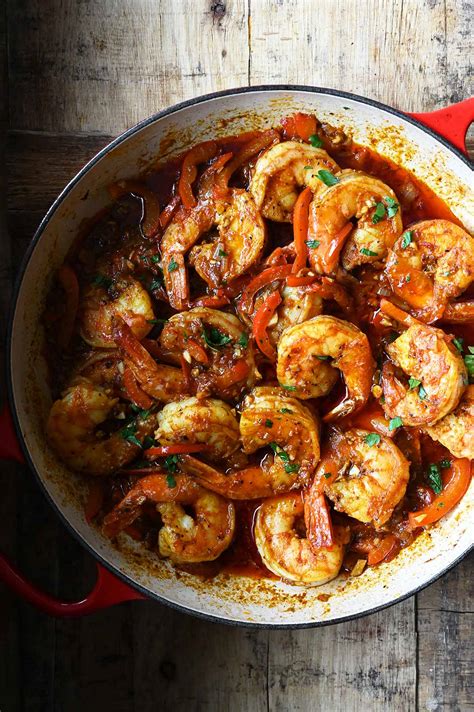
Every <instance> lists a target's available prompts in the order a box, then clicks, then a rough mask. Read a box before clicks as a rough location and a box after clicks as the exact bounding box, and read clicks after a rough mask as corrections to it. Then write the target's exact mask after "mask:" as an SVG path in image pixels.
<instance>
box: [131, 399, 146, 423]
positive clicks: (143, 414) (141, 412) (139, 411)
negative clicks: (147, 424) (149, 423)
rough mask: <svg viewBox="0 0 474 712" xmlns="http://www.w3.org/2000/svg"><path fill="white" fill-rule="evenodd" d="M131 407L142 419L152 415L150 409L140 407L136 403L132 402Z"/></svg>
mask: <svg viewBox="0 0 474 712" xmlns="http://www.w3.org/2000/svg"><path fill="white" fill-rule="evenodd" d="M130 408H131V409H132V410H133V412H134V413H136V414H137V415H138V416H139V417H140V418H141V419H142V420H146V419H147V418H148V416H149V415H150V412H151V411H150V410H143V408H140V407H139V406H138V405H135V403H131V404H130Z"/></svg>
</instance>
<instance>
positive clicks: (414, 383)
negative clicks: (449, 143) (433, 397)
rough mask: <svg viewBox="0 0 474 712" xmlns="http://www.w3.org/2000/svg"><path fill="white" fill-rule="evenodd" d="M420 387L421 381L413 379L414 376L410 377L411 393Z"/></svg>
mask: <svg viewBox="0 0 474 712" xmlns="http://www.w3.org/2000/svg"><path fill="white" fill-rule="evenodd" d="M420 385H421V381H419V380H418V379H417V378H412V376H410V378H409V379H408V387H409V389H410V391H412V390H413V389H414V388H418V386H420Z"/></svg>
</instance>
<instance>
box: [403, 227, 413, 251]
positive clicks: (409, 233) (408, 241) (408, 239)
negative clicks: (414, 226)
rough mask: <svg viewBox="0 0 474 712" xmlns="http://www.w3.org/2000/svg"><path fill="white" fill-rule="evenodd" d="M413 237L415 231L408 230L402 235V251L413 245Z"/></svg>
mask: <svg viewBox="0 0 474 712" xmlns="http://www.w3.org/2000/svg"><path fill="white" fill-rule="evenodd" d="M412 235H413V230H406V231H405V232H404V233H403V235H402V249H403V250H404V249H405V248H407V247H408V245H410V244H411V240H412Z"/></svg>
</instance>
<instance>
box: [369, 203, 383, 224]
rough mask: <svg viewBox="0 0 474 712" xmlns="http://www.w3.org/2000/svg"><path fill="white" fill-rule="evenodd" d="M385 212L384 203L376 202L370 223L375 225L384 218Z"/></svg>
mask: <svg viewBox="0 0 474 712" xmlns="http://www.w3.org/2000/svg"><path fill="white" fill-rule="evenodd" d="M386 212H387V211H386V210H385V205H384V204H383V203H377V204H376V206H375V212H374V214H373V215H372V223H373V224H374V225H377V223H379V222H380V221H381V220H383V219H384V217H385V215H386Z"/></svg>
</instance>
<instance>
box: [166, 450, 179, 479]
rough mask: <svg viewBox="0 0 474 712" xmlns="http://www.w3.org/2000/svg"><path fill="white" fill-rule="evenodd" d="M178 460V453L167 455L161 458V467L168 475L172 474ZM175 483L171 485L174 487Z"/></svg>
mask: <svg viewBox="0 0 474 712" xmlns="http://www.w3.org/2000/svg"><path fill="white" fill-rule="evenodd" d="M179 462H180V458H179V455H168V456H167V457H165V459H164V460H163V467H164V468H165V470H166V471H167V472H168V475H174V474H175V473H176V471H177V469H178V463H179ZM174 486H175V485H173V487H174Z"/></svg>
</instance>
